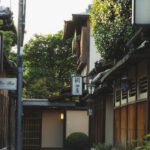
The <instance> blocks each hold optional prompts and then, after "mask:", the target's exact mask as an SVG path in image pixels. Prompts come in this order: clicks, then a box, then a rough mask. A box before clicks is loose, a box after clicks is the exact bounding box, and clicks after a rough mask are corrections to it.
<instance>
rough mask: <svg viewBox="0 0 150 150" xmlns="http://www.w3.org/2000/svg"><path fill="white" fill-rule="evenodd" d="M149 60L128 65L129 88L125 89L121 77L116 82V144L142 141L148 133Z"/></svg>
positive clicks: (121, 75) (125, 144)
mask: <svg viewBox="0 0 150 150" xmlns="http://www.w3.org/2000/svg"><path fill="white" fill-rule="evenodd" d="M147 66H148V62H147V61H146V60H143V61H140V62H137V63H135V64H133V65H130V66H128V68H126V70H125V72H126V73H128V75H127V78H128V83H126V84H129V87H128V89H124V87H123V85H122V84H123V83H121V82H123V81H122V80H121V77H123V76H124V73H125V72H122V73H121V74H120V77H118V78H116V79H115V83H114V93H115V97H114V144H115V145H123V146H125V147H126V146H128V145H130V144H131V143H132V142H133V141H134V140H136V141H137V143H138V144H141V143H142V139H143V136H144V135H146V133H147V131H148V130H147V129H148V128H147V127H148V124H147V123H148V122H147V115H148V107H147V106H148V67H147Z"/></svg>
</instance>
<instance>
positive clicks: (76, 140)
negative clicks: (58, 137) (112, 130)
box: [65, 132, 89, 150]
mask: <svg viewBox="0 0 150 150" xmlns="http://www.w3.org/2000/svg"><path fill="white" fill-rule="evenodd" d="M88 143H89V138H88V136H87V135H86V134H85V133H82V132H74V133H72V134H70V135H69V136H68V137H67V139H66V143H65V148H66V149H67V150H86V149H87V148H88V145H89V144H88Z"/></svg>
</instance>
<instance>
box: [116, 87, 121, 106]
mask: <svg viewBox="0 0 150 150" xmlns="http://www.w3.org/2000/svg"><path fill="white" fill-rule="evenodd" d="M120 101H121V90H120V89H119V90H116V92H115V106H120Z"/></svg>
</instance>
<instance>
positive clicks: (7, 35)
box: [0, 30, 17, 58]
mask: <svg viewBox="0 0 150 150" xmlns="http://www.w3.org/2000/svg"><path fill="white" fill-rule="evenodd" d="M0 33H2V34H3V38H4V52H5V54H6V56H7V57H8V58H9V57H11V56H10V55H11V48H12V46H14V45H15V44H16V40H17V35H16V33H14V32H12V31H2V30H0Z"/></svg>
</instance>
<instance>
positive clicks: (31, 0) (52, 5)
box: [0, 0, 93, 42]
mask: <svg viewBox="0 0 150 150" xmlns="http://www.w3.org/2000/svg"><path fill="white" fill-rule="evenodd" d="M92 1H93V0H26V22H25V26H26V27H25V30H26V34H25V42H27V41H28V40H29V39H30V38H31V37H33V35H34V34H49V33H51V34H55V33H57V32H58V31H60V30H62V29H63V27H64V21H65V20H70V19H71V17H72V14H74V13H83V12H85V11H86V9H87V8H88V5H89V4H91V3H92ZM0 5H3V6H8V7H11V10H12V12H13V14H14V15H13V16H14V21H15V24H16V25H17V22H18V0H0Z"/></svg>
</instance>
